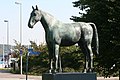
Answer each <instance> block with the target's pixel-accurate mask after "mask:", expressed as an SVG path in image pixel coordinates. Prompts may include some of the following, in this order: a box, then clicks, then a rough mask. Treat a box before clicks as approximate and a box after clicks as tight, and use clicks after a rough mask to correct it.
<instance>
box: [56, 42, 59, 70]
mask: <svg viewBox="0 0 120 80" xmlns="http://www.w3.org/2000/svg"><path fill="white" fill-rule="evenodd" d="M58 59H59V45H57V44H55V72H57V70H58Z"/></svg>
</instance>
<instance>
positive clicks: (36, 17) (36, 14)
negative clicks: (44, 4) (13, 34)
mask: <svg viewBox="0 0 120 80" xmlns="http://www.w3.org/2000/svg"><path fill="white" fill-rule="evenodd" d="M32 8H33V11H32V12H31V15H30V19H29V22H28V27H29V28H33V26H34V25H35V24H36V23H37V22H38V21H40V20H41V17H42V15H41V11H40V10H38V7H37V5H36V9H35V8H34V7H33V6H32Z"/></svg>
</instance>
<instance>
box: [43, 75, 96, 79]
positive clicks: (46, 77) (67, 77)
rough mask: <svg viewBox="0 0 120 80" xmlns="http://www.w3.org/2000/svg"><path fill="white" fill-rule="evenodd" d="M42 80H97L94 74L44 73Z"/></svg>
mask: <svg viewBox="0 0 120 80" xmlns="http://www.w3.org/2000/svg"><path fill="white" fill-rule="evenodd" d="M42 80H97V77H96V73H54V74H51V73H45V74H43V75H42Z"/></svg>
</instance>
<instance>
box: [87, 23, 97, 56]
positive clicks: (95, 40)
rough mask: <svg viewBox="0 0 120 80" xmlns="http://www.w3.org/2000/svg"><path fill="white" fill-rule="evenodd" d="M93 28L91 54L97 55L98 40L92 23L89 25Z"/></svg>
mask: <svg viewBox="0 0 120 80" xmlns="http://www.w3.org/2000/svg"><path fill="white" fill-rule="evenodd" d="M89 24H90V25H91V26H92V28H93V42H92V44H93V46H94V47H93V52H95V53H96V54H97V55H98V54H99V40H98V33H97V28H96V25H95V24H94V23H89Z"/></svg>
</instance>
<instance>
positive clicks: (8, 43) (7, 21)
mask: <svg viewBox="0 0 120 80" xmlns="http://www.w3.org/2000/svg"><path fill="white" fill-rule="evenodd" d="M4 22H6V23H7V45H8V46H9V21H8V20H4Z"/></svg>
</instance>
